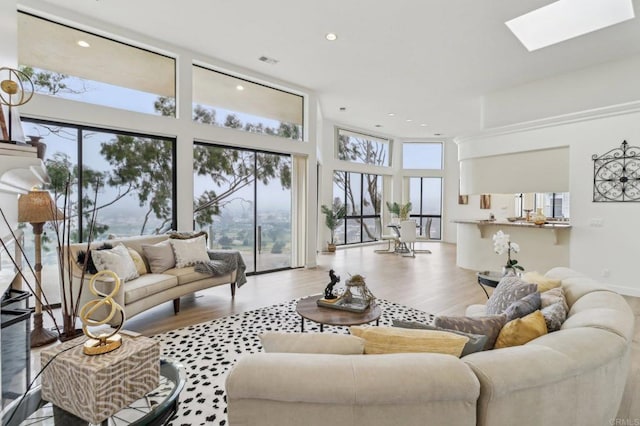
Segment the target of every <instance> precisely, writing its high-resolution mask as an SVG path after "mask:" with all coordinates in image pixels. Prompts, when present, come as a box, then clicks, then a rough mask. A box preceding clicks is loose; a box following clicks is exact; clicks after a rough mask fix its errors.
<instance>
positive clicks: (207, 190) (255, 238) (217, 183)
mask: <svg viewBox="0 0 640 426" xmlns="http://www.w3.org/2000/svg"><path fill="white" fill-rule="evenodd" d="M194 220H195V228H196V229H200V230H205V231H207V233H208V235H209V248H212V249H216V248H224V249H234V250H239V251H240V252H241V253H242V256H243V258H244V261H245V263H246V264H247V272H267V271H273V270H278V269H283V268H289V267H291V156H289V155H281V154H274V153H266V152H257V151H253V150H246V149H237V148H229V147H222V146H214V145H205V144H199V143H197V144H196V145H195V147H194Z"/></svg>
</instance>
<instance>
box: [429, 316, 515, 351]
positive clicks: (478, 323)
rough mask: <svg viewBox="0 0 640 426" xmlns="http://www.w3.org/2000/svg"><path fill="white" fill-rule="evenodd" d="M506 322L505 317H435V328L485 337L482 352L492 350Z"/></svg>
mask: <svg viewBox="0 0 640 426" xmlns="http://www.w3.org/2000/svg"><path fill="white" fill-rule="evenodd" d="M506 322H507V316H506V315H491V316H484V317H448V316H439V317H436V322H435V326H436V327H440V328H446V329H448V330H457V331H464V332H465V333H472V334H483V335H485V336H487V343H485V345H484V348H483V350H485V351H486V350H489V349H493V345H494V344H495V343H496V339H497V338H498V334H500V330H502V327H503V326H504V324H505V323H506Z"/></svg>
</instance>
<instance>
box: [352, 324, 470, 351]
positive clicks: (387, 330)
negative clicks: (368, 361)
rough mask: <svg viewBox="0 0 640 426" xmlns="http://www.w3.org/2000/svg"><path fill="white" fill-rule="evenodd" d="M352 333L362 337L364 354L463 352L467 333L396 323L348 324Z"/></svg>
mask: <svg viewBox="0 0 640 426" xmlns="http://www.w3.org/2000/svg"><path fill="white" fill-rule="evenodd" d="M349 330H350V331H351V334H352V335H354V336H358V337H362V338H363V339H364V340H365V343H364V353H365V354H391V353H405V352H433V353H442V354H448V355H455V356H457V357H459V356H460V354H461V353H462V349H464V345H465V344H466V343H467V340H469V339H468V338H467V337H464V336H460V335H458V334H453V333H448V332H446V331H433V330H409V329H402V328H396V327H370V326H366V327H365V326H359V325H357V326H352V327H349Z"/></svg>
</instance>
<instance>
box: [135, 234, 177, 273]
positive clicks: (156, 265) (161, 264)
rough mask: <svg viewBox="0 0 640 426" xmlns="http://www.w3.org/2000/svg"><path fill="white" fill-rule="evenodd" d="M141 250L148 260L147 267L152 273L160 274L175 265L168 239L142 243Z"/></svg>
mask: <svg viewBox="0 0 640 426" xmlns="http://www.w3.org/2000/svg"><path fill="white" fill-rule="evenodd" d="M142 251H143V252H144V256H145V257H146V258H147V262H149V269H151V272H152V273H154V274H161V273H163V272H164V271H166V270H167V269H171V268H173V267H174V266H176V258H175V257H174V256H173V248H172V247H171V243H170V242H169V240H165V241H161V242H159V243H157V244H142Z"/></svg>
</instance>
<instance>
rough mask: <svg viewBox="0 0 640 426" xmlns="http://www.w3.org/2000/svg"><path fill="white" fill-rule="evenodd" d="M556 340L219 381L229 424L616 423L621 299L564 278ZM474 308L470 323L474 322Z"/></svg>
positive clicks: (627, 323)
mask: <svg viewBox="0 0 640 426" xmlns="http://www.w3.org/2000/svg"><path fill="white" fill-rule="evenodd" d="M546 275H547V276H548V277H551V278H556V279H561V280H562V287H563V289H564V291H565V294H566V297H567V302H568V304H569V306H570V311H569V315H568V318H567V320H566V321H565V322H564V324H563V325H562V328H561V329H560V330H559V331H556V332H552V333H549V334H546V335H543V336H541V337H538V338H536V339H534V340H532V341H530V342H529V343H527V344H525V345H523V346H514V347H508V348H502V349H494V350H490V351H483V352H476V353H473V354H470V355H467V356H465V357H463V358H461V359H458V358H456V357H454V356H451V355H441V354H433V353H423V354H387V355H333V354H303V353H259V354H252V355H248V356H246V357H244V358H243V359H241V360H240V361H239V362H238V364H237V365H236V366H235V368H234V369H233V370H232V372H231V374H230V375H229V376H228V379H227V393H228V395H227V398H228V416H229V424H230V425H231V426H241V425H243V426H245V425H246V426H248V425H262V426H269V425H300V424H304V425H309V426H314V425H326V424H331V425H340V426H341V425H345V426H346V425H362V426H365V425H366V426H375V425H394V426H396V425H398V426H399V425H402V426H411V425H416V426H417V425H420V426H423V425H482V426H507V425H508V426H511V425H518V426H529V425H531V426H533V425H592V426H603V425H609V424H614V423H613V422H615V418H616V413H617V410H618V407H619V404H620V401H621V399H622V394H623V391H624V388H625V382H626V379H627V375H628V372H629V368H630V351H631V341H632V336H633V333H634V315H633V313H632V311H631V309H630V307H629V306H628V304H627V303H626V302H625V300H624V299H623V298H622V297H621V296H620V295H618V294H616V293H614V292H611V291H608V290H606V289H605V288H603V286H601V285H599V284H598V283H596V282H595V281H593V280H591V279H589V278H587V277H585V276H582V275H580V274H578V273H577V272H575V271H572V270H570V269H567V268H555V269H553V270H551V271H549V272H548V273H547V274H546ZM483 309H484V307H483V306H472V307H470V308H469V310H468V313H469V314H474V315H478V314H481V313H482V311H483Z"/></svg>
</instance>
